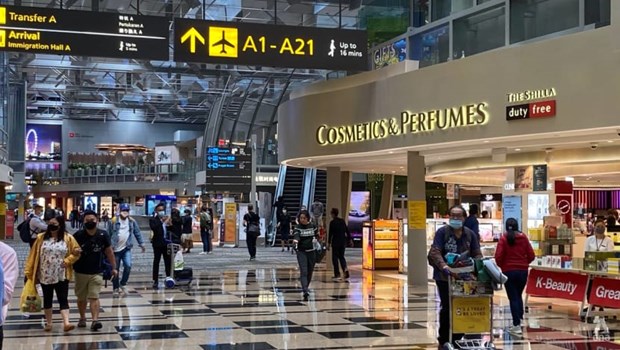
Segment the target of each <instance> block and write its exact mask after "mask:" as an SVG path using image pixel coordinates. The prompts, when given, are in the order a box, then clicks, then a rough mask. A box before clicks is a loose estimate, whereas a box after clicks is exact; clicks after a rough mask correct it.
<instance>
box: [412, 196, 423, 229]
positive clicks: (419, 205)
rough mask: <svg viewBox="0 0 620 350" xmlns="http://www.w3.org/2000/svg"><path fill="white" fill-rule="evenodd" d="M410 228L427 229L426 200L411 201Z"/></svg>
mask: <svg viewBox="0 0 620 350" xmlns="http://www.w3.org/2000/svg"><path fill="white" fill-rule="evenodd" d="M408 210H409V222H408V224H409V228H411V229H414V230H425V229H426V201H409V203H408Z"/></svg>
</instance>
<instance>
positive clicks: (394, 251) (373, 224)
mask: <svg viewBox="0 0 620 350" xmlns="http://www.w3.org/2000/svg"><path fill="white" fill-rule="evenodd" d="M402 227H403V225H402V221H401V220H373V221H367V222H364V224H363V227H362V248H363V254H364V257H363V262H362V267H363V268H365V269H369V270H379V269H394V270H398V269H399V257H400V254H399V253H400V249H399V248H400V245H401V243H400V240H401V239H402V236H403V235H402Z"/></svg>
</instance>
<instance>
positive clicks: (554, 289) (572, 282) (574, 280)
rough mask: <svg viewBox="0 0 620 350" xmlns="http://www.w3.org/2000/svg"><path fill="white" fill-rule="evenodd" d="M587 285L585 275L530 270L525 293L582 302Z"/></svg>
mask: <svg viewBox="0 0 620 350" xmlns="http://www.w3.org/2000/svg"><path fill="white" fill-rule="evenodd" d="M587 283H588V276H587V275H582V274H578V273H570V272H554V271H544V270H537V269H532V270H531V271H530V274H529V276H528V277H527V288H526V290H525V292H526V293H527V294H529V295H531V296H536V297H544V298H559V299H565V300H573V301H583V298H584V296H585V295H586V284H587Z"/></svg>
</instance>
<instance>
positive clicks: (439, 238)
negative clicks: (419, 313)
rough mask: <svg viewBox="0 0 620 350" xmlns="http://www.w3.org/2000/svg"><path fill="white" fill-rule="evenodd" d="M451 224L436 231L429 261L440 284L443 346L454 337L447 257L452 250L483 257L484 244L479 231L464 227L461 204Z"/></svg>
mask: <svg viewBox="0 0 620 350" xmlns="http://www.w3.org/2000/svg"><path fill="white" fill-rule="evenodd" d="M449 213H450V222H449V225H446V226H443V227H441V228H439V230H437V232H435V238H434V240H433V244H432V245H431V249H430V250H429V252H428V261H429V264H430V265H431V266H432V267H433V269H434V272H433V279H434V280H435V284H436V285H437V290H438V292H439V299H440V300H441V310H440V311H439V337H438V338H437V340H438V341H439V345H440V346H442V345H446V343H447V342H448V341H449V339H450V338H449V336H450V308H449V305H450V299H449V294H448V278H449V277H450V276H451V275H452V272H451V271H450V268H449V267H448V263H447V262H446V260H445V256H446V254H448V253H454V254H463V253H469V256H470V257H471V258H474V259H475V258H482V253H481V252H480V243H479V242H478V240H477V239H476V238H475V237H476V236H475V233H474V232H473V231H472V230H470V229H468V228H467V227H464V226H463V224H464V222H465V217H466V212H465V209H463V207H462V206H460V205H455V206H453V207H451V208H450V211H449ZM462 337H463V335H462V334H453V337H452V340H453V341H454V340H459V339H460V338H462Z"/></svg>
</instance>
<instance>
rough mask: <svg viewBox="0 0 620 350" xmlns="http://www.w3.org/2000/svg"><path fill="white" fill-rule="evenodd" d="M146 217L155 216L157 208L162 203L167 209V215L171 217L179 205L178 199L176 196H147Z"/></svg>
mask: <svg viewBox="0 0 620 350" xmlns="http://www.w3.org/2000/svg"><path fill="white" fill-rule="evenodd" d="M145 198H146V213H145V214H146V215H147V216H149V215H153V213H154V212H155V207H156V206H157V205H158V204H159V203H162V204H164V206H165V207H166V215H170V213H171V212H172V208H173V207H175V206H176V205H177V197H176V196H166V195H149V196H146V197H145Z"/></svg>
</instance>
